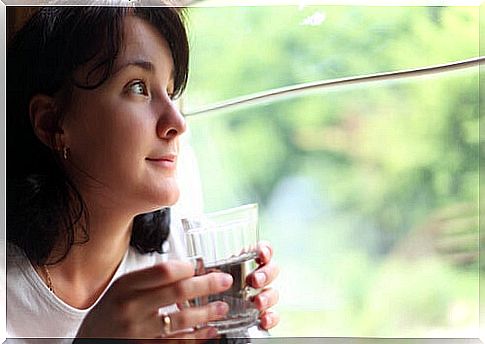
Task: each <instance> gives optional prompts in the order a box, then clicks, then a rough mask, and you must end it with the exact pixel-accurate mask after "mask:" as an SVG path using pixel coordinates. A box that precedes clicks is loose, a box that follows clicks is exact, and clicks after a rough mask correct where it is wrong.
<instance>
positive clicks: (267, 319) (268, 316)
mask: <svg viewBox="0 0 485 344" xmlns="http://www.w3.org/2000/svg"><path fill="white" fill-rule="evenodd" d="M279 321H280V316H279V315H278V313H275V312H269V311H268V312H264V313H263V314H261V317H260V323H259V326H260V327H261V328H262V329H264V330H269V329H271V328H273V327H275V326H276V325H278V323H279Z"/></svg>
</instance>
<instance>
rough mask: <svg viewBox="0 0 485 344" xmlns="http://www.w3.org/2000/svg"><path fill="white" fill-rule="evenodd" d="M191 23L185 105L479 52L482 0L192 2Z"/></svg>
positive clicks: (447, 60)
mask: <svg viewBox="0 0 485 344" xmlns="http://www.w3.org/2000/svg"><path fill="white" fill-rule="evenodd" d="M302 3H303V2H302ZM189 25H190V27H191V30H190V36H191V48H192V55H191V58H192V60H191V74H190V82H189V87H188V92H187V96H186V99H185V100H184V101H185V110H187V111H191V110H194V109H195V108H197V107H200V106H202V105H206V104H209V103H212V102H215V101H222V100H226V99H228V98H233V97H237V96H242V95H245V94H249V93H254V92H260V91H264V90H267V89H272V88H277V87H282V86H288V85H294V84H297V83H303V82H311V81H316V80H322V79H334V78H342V77H348V76H353V75H362V74H368V73H378V72H386V71H393V70H399V69H407V68H414V67H421V66H425V65H431V64H441V63H446V62H450V61H454V60H459V59H466V58H471V57H476V56H477V55H478V7H438V6H429V7H426V6H407V7H392V6H391V7H379V6H302V7H297V6H261V7H215V8H191V9H189Z"/></svg>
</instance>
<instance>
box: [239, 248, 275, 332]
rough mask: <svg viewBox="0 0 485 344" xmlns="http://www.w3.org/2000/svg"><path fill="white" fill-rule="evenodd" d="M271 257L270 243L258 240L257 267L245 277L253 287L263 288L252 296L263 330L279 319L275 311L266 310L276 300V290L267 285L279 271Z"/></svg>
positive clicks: (273, 324)
mask: <svg viewBox="0 0 485 344" xmlns="http://www.w3.org/2000/svg"><path fill="white" fill-rule="evenodd" d="M272 257H273V248H272V247H271V245H270V244H269V243H267V242H260V243H259V245H258V258H257V259H256V260H257V262H258V263H259V268H257V269H256V271H254V272H253V273H252V274H250V275H249V276H248V277H247V278H248V279H247V282H248V283H249V284H250V285H251V286H252V287H253V288H264V289H263V290H262V291H261V292H260V293H259V294H258V295H256V296H255V297H254V300H253V302H254V303H255V305H256V308H257V309H258V310H259V311H260V312H261V314H260V321H261V322H260V326H261V328H263V329H265V330H269V329H270V328H272V327H274V326H276V325H277V324H278V322H279V320H280V318H279V316H278V314H277V313H275V312H273V311H269V310H268V309H269V308H270V307H272V306H274V305H275V304H276V303H277V302H278V292H277V291H276V290H275V289H273V288H270V287H268V285H269V284H270V283H271V282H272V281H273V280H274V279H275V278H276V277H277V276H278V273H279V268H278V266H277V265H276V264H275V263H274V262H271V258H272Z"/></svg>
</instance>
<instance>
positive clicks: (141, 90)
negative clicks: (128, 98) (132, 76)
mask: <svg viewBox="0 0 485 344" xmlns="http://www.w3.org/2000/svg"><path fill="white" fill-rule="evenodd" d="M128 90H129V91H131V92H133V93H136V94H141V95H144V96H148V90H147V87H146V85H145V82H143V81H142V80H136V81H133V82H132V83H130V84H129V85H128Z"/></svg>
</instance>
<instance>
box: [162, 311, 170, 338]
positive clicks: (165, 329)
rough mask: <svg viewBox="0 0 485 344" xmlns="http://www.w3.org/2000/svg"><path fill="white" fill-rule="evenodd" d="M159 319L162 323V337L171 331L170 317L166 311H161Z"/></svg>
mask: <svg viewBox="0 0 485 344" xmlns="http://www.w3.org/2000/svg"><path fill="white" fill-rule="evenodd" d="M160 321H161V323H162V329H161V332H162V337H166V336H168V335H169V334H170V332H172V319H170V316H169V315H168V314H167V313H163V314H161V315H160Z"/></svg>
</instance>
